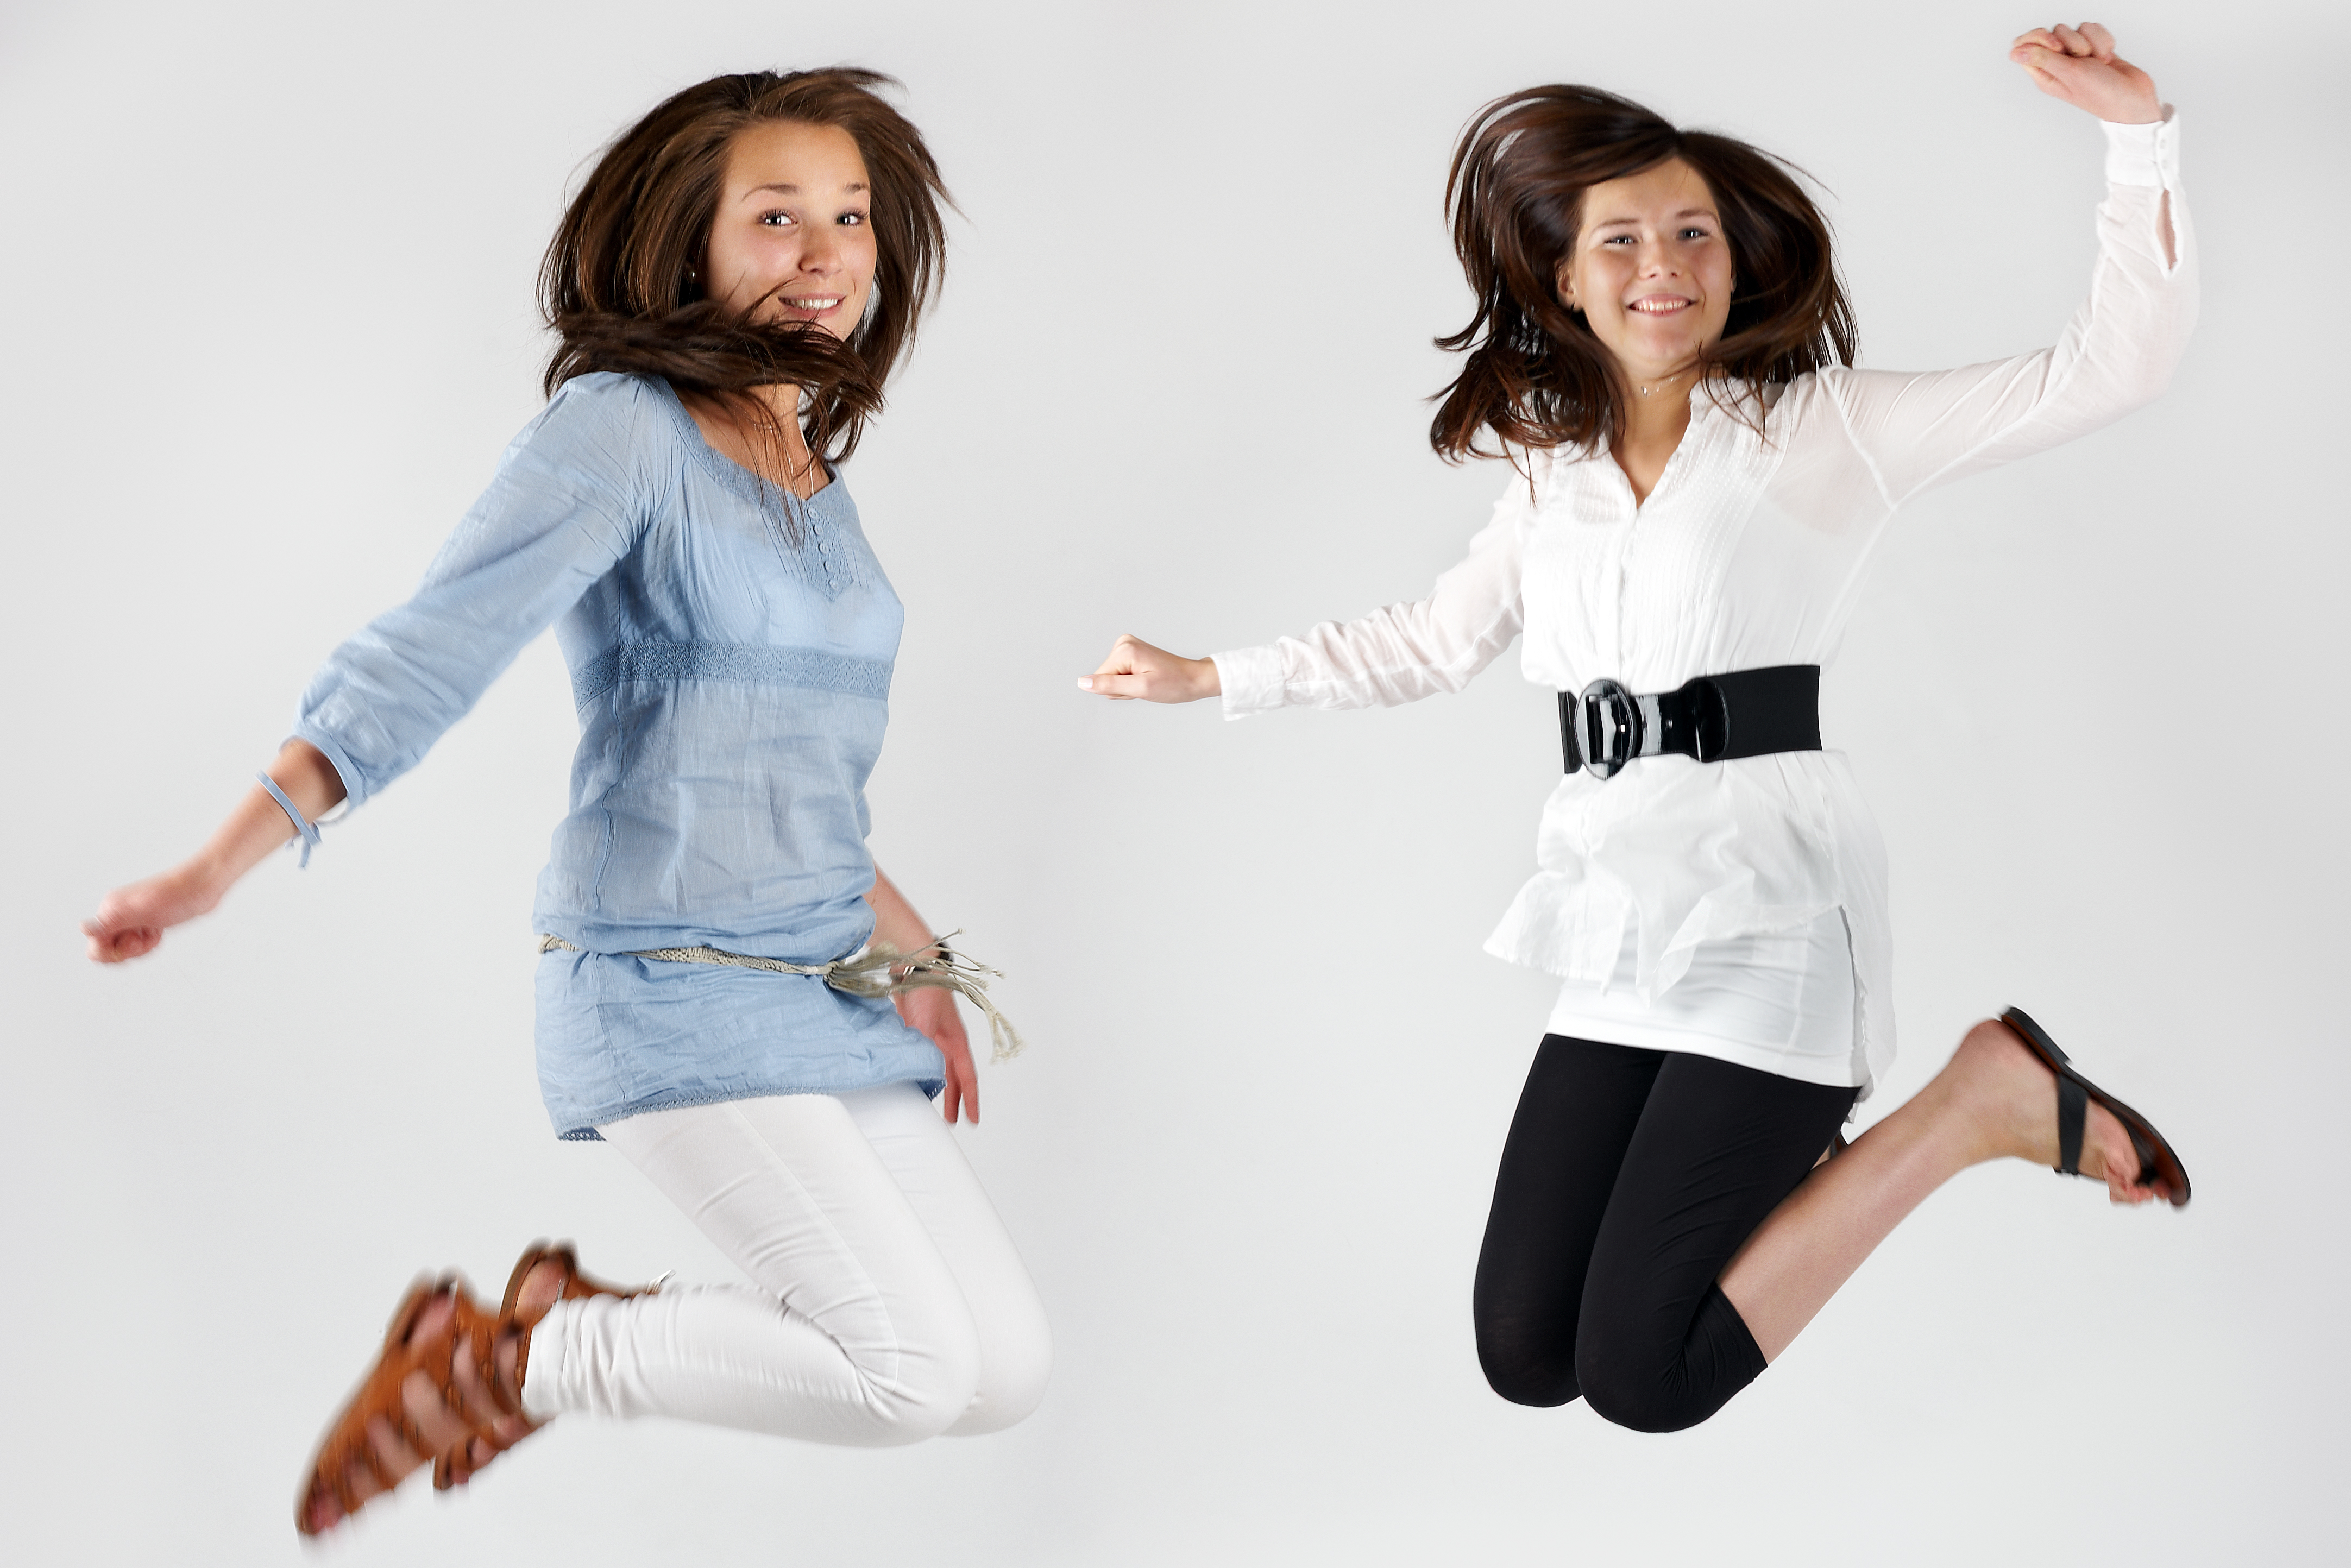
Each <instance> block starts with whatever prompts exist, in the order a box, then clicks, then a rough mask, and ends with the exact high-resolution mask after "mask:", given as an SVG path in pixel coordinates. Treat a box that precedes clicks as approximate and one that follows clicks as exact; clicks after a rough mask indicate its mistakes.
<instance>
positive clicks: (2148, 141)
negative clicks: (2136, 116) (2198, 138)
mask: <svg viewBox="0 0 2352 1568" xmlns="http://www.w3.org/2000/svg"><path fill="white" fill-rule="evenodd" d="M2101 123H2102V124H2103V126H2104V127H2105V131H2106V133H2107V183H2108V184H2110V185H2152V186H2155V187H2157V188H2158V189H2159V190H2166V191H2177V190H2179V188H2180V117H2179V114H2177V113H2176V112H2174V110H2173V108H2172V106H2171V105H2170V104H2166V105H2165V106H2164V118H2163V119H2162V120H2151V121H2150V122H2149V123H2147V124H2146V125H2117V124H2116V123H2115V122H2114V121H2113V120H2105V121H2102V122H2101Z"/></svg>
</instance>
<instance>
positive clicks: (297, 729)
mask: <svg viewBox="0 0 2352 1568" xmlns="http://www.w3.org/2000/svg"><path fill="white" fill-rule="evenodd" d="M292 738H293V739H296V740H301V741H308V742H309V743H310V745H312V746H315V747H318V748H319V750H320V754H321V755H323V756H324V757H325V758H326V759H327V760H328V761H329V762H331V763H332V764H333V765H334V769H335V777H337V778H338V779H341V780H342V781H343V809H344V810H352V808H353V807H356V806H358V805H359V804H360V803H361V802H362V801H363V800H366V799H367V780H366V779H365V778H364V777H363V776H362V774H361V772H360V770H359V769H358V768H355V767H353V766H352V758H351V754H350V753H349V752H347V751H345V750H344V749H343V748H342V746H341V743H340V742H338V741H337V740H336V739H335V737H333V736H331V735H329V734H328V733H327V732H326V731H325V730H323V729H320V727H318V726H317V725H314V724H310V723H309V722H307V721H299V720H298V721H297V722H296V724H295V726H294V734H293V736H292Z"/></svg>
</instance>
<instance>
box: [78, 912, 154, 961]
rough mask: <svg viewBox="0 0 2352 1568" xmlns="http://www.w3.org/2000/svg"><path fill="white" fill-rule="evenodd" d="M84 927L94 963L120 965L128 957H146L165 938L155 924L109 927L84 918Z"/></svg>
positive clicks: (83, 933) (84, 933) (82, 927)
mask: <svg viewBox="0 0 2352 1568" xmlns="http://www.w3.org/2000/svg"><path fill="white" fill-rule="evenodd" d="M81 930H82V935H83V936H86V937H88V938H89V960H90V962H91V963H93V964H120V963H121V962H122V961H123V960H124V959H125V958H141V957H144V956H146V955H148V954H150V953H152V952H153V951H154V950H155V947H156V945H157V944H158V943H160V942H162V941H163V932H162V931H160V930H158V929H157V928H156V927H154V926H152V925H111V926H110V925H103V924H101V923H100V922H99V921H96V920H85V921H83V922H82V923H81Z"/></svg>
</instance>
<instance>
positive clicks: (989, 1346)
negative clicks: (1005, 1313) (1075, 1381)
mask: <svg viewBox="0 0 2352 1568" xmlns="http://www.w3.org/2000/svg"><path fill="white" fill-rule="evenodd" d="M1053 1378H1054V1337H1053V1334H1052V1333H1050V1332H1049V1331H1048V1330H1047V1329H1046V1327H1045V1320H1044V1319H1043V1318H1042V1317H1040V1318H1039V1319H1038V1321H1037V1322H1035V1323H1034V1325H1024V1328H1023V1329H1022V1330H1021V1331H1019V1332H1017V1333H1015V1332H1005V1331H1002V1330H1000V1332H998V1333H995V1334H994V1335H993V1336H992V1338H991V1339H990V1340H989V1342H988V1343H985V1344H983V1345H982V1347H981V1354H980V1384H979V1386H978V1387H977V1388H976V1389H975V1390H974V1391H973V1393H972V1396H971V1404H970V1405H969V1406H966V1407H965V1410H964V1412H963V1414H962V1415H961V1416H959V1417H958V1418H957V1419H956V1420H955V1421H954V1422H953V1423H952V1424H951V1425H950V1427H948V1429H947V1435H948V1436H949V1437H983V1436H985V1435H986V1434H988V1433H990V1432H1002V1431H1003V1430H1004V1429H1005V1428H1006V1427H1017V1426H1019V1425H1020V1424H1021V1423H1022V1422H1024V1421H1025V1420H1027V1419H1028V1418H1029V1417H1030V1416H1031V1415H1032V1414H1033V1413H1034V1411H1035V1410H1036V1408H1037V1406H1039V1405H1041V1404H1043V1403H1045V1385H1047V1384H1048V1383H1050V1382H1052V1381H1053Z"/></svg>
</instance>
